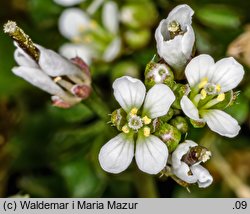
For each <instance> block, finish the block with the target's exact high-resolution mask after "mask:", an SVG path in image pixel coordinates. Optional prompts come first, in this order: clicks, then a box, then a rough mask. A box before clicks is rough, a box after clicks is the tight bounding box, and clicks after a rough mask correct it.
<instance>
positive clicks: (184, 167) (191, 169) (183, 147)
mask: <svg viewBox="0 0 250 214" xmlns="http://www.w3.org/2000/svg"><path fill="white" fill-rule="evenodd" d="M197 145H198V144H197V143H195V142H193V141H191V140H186V141H185V142H184V143H181V144H179V146H178V147H177V148H176V150H175V151H174V152H173V154H172V172H173V173H174V174H175V175H176V176H177V177H178V178H180V179H181V180H183V181H185V182H187V183H196V182H197V183H198V186H199V187H201V188H205V187H208V186H209V185H210V184H211V183H212V182H213V177H212V176H211V175H210V174H209V172H208V171H207V170H206V169H205V168H204V167H202V166H201V165H200V163H201V162H205V161H206V160H208V159H209V158H210V155H211V153H210V152H209V151H207V152H205V153H204V155H203V157H202V158H203V160H202V161H198V162H196V163H195V164H188V163H186V162H184V161H183V157H184V156H185V155H187V154H188V152H189V151H190V149H191V148H192V147H196V146H197Z"/></svg>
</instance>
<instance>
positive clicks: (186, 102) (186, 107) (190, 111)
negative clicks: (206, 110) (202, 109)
mask: <svg viewBox="0 0 250 214" xmlns="http://www.w3.org/2000/svg"><path fill="white" fill-rule="evenodd" d="M180 104H181V108H182V110H183V112H184V113H185V115H187V116H188V117H189V118H191V119H193V120H195V121H199V122H203V121H204V120H202V119H201V118H200V117H199V111H198V109H197V108H196V106H195V105H194V104H193V103H192V101H191V100H190V99H189V98H188V97H187V96H186V95H184V96H183V97H182V98H181V102H180Z"/></svg>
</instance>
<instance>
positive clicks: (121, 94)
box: [99, 76, 175, 174]
mask: <svg viewBox="0 0 250 214" xmlns="http://www.w3.org/2000/svg"><path fill="white" fill-rule="evenodd" d="M113 89H114V96H115V98H116V100H117V101H118V103H119V104H120V105H121V107H122V108H123V110H124V111H125V112H126V113H127V117H126V118H127V123H126V124H125V125H124V126H123V127H122V131H123V133H121V134H119V135H117V136H116V137H115V138H113V139H111V140H110V141H109V142H108V143H106V144H105V145H104V146H103V147H102V148H101V151H100V153H99V161H100V164H101V167H102V168H103V169H104V170H105V171H107V172H111V173H120V172H122V171H124V170H125V169H126V168H127V167H128V166H129V165H130V163H131V161H132V159H133V156H134V143H136V148H135V159H136V163H137V165H138V167H139V169H140V170H142V171H144V172H146V173H149V174H157V173H158V172H160V171H161V170H162V169H163V168H164V167H165V165H166V163H167V158H168V148H167V146H166V145H165V144H164V143H163V142H162V141H161V140H160V139H159V138H158V137H156V136H154V135H152V134H151V131H152V130H150V127H149V125H150V124H151V122H152V121H153V119H154V118H156V117H161V116H163V115H165V114H167V112H168V110H169V108H170V106H171V104H172V103H173V102H174V100H175V96H174V93H173V92H172V91H171V89H170V88H169V87H168V86H166V85H164V84H157V85H155V86H153V87H152V88H151V89H150V90H149V91H148V93H146V88H145V86H144V84H143V83H142V82H141V81H140V80H138V79H135V78H131V77H127V76H125V77H121V78H118V79H116V80H115V82H114V83H113ZM143 103H144V104H143ZM142 105H143V107H142Z"/></svg>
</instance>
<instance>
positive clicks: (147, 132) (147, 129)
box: [143, 127, 150, 137]
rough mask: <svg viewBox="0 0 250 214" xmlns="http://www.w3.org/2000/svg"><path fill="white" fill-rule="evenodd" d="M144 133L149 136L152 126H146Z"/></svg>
mask: <svg viewBox="0 0 250 214" xmlns="http://www.w3.org/2000/svg"><path fill="white" fill-rule="evenodd" d="M143 134H144V136H145V137H148V136H149V135H150V128H149V127H144V128H143Z"/></svg>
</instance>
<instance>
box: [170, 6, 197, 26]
mask: <svg viewBox="0 0 250 214" xmlns="http://www.w3.org/2000/svg"><path fill="white" fill-rule="evenodd" d="M193 14H194V11H193V10H192V8H191V7H189V6H188V5H186V4H182V5H178V6H177V7H175V8H174V9H173V10H172V11H171V12H170V13H169V15H168V18H167V19H168V21H169V22H171V21H177V22H178V23H179V24H180V25H181V26H185V25H191V24H192V16H193Z"/></svg>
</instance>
